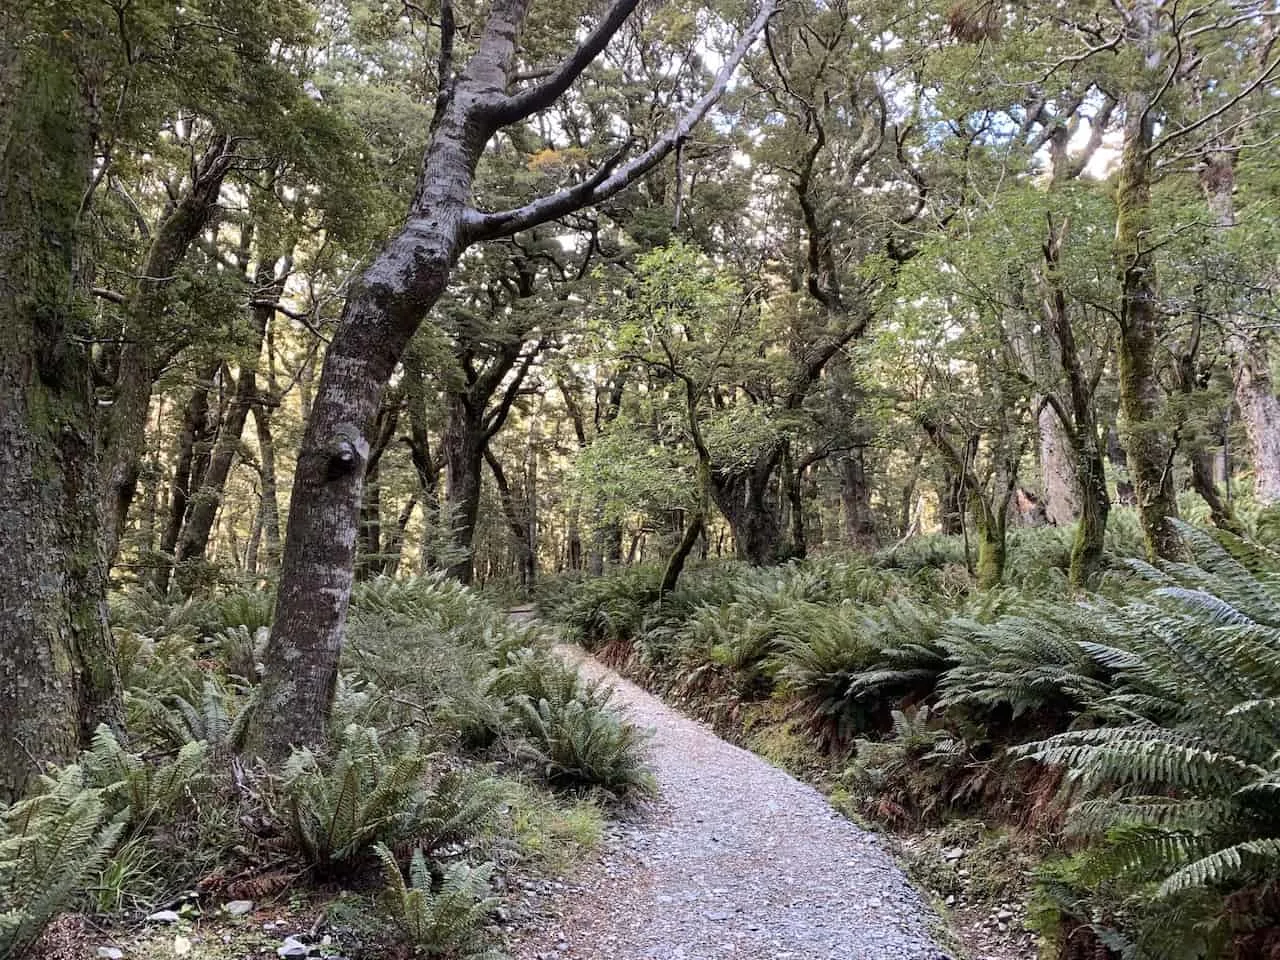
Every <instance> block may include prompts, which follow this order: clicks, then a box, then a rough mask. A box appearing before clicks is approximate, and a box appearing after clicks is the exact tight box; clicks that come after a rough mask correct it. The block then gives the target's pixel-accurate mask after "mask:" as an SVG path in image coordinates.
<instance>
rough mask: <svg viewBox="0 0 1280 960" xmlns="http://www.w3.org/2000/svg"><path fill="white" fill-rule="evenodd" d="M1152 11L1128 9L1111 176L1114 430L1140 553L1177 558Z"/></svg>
mask: <svg viewBox="0 0 1280 960" xmlns="http://www.w3.org/2000/svg"><path fill="white" fill-rule="evenodd" d="M1154 16H1155V15H1154V13H1153V11H1152V10H1151V9H1150V7H1149V6H1148V5H1147V4H1146V3H1145V2H1139V3H1137V4H1135V5H1134V7H1133V8H1132V9H1131V10H1130V11H1129V13H1128V16H1127V18H1126V19H1127V24H1126V31H1127V34H1128V37H1127V39H1128V41H1129V42H1130V44H1131V45H1132V46H1133V47H1134V49H1136V50H1137V51H1138V52H1139V55H1140V56H1141V57H1142V58H1143V60H1142V71H1141V75H1140V76H1139V77H1137V78H1136V79H1135V85H1134V87H1133V89H1131V90H1130V91H1129V92H1128V93H1127V94H1126V95H1125V97H1124V100H1123V107H1124V138H1123V145H1122V147H1121V152H1120V171H1119V175H1118V177H1117V183H1116V239H1115V251H1116V260H1117V264H1118V267H1119V274H1120V341H1119V350H1118V354H1119V361H1120V363H1119V381H1120V414H1121V417H1120V435H1121V439H1122V441H1123V442H1124V446H1125V452H1126V454H1127V456H1128V462H1129V476H1130V479H1131V481H1132V483H1133V487H1134V496H1135V498H1136V500H1137V503H1138V513H1139V516H1140V517H1141V520H1142V534H1143V539H1144V540H1145V542H1146V547H1147V555H1148V557H1150V558H1152V559H1154V558H1156V557H1164V558H1166V559H1179V558H1182V557H1183V556H1184V555H1185V548H1184V546H1183V544H1182V540H1181V538H1180V537H1179V536H1178V532H1177V530H1176V529H1175V528H1174V526H1173V524H1172V523H1171V522H1170V521H1172V520H1174V519H1176V518H1177V516H1178V502H1177V498H1176V495H1175V493H1174V483H1173V458H1174V452H1175V449H1174V444H1173V440H1172V436H1171V431H1170V428H1169V425H1168V423H1167V422H1166V416H1165V414H1166V403H1165V395H1164V388H1163V386H1162V385H1161V383H1160V367H1159V350H1160V343H1161V340H1162V338H1163V336H1164V333H1165V330H1164V320H1163V317H1162V314H1161V311H1160V305H1159V302H1158V295H1159V294H1158V289H1157V285H1156V262H1155V244H1156V238H1155V237H1154V236H1153V235H1152V232H1151V230H1152V227H1151V185H1152V176H1153V170H1152V165H1153V160H1152V146H1153V143H1154V135H1155V120H1156V118H1155V115H1154V107H1155V104H1154V103H1153V94H1152V93H1151V92H1150V90H1149V89H1148V87H1149V86H1150V85H1151V84H1154V83H1158V82H1159V80H1160V76H1159V74H1160V68H1161V57H1160V53H1159V45H1158V42H1157V39H1156V35H1155V31H1156V26H1155V22H1154Z"/></svg>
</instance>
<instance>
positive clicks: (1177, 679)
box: [1020, 525, 1280, 958]
mask: <svg viewBox="0 0 1280 960" xmlns="http://www.w3.org/2000/svg"><path fill="white" fill-rule="evenodd" d="M1181 532H1182V535H1183V537H1184V539H1185V540H1186V541H1187V542H1188V544H1189V545H1190V546H1191V548H1192V550H1193V553H1194V557H1195V562H1194V563H1188V564H1162V565H1161V566H1159V567H1153V566H1150V565H1147V564H1144V563H1138V562H1135V563H1134V567H1135V569H1136V570H1137V572H1138V573H1140V574H1141V575H1142V576H1143V577H1144V578H1145V579H1146V580H1147V581H1149V582H1150V583H1151V589H1150V591H1149V593H1148V594H1147V595H1146V596H1145V597H1142V598H1139V599H1135V600H1132V601H1130V602H1128V603H1125V604H1122V605H1119V606H1117V607H1116V608H1115V609H1114V610H1112V611H1111V612H1110V613H1109V614H1108V619H1109V621H1110V624H1111V631H1110V633H1111V640H1110V643H1108V644H1105V645H1104V644H1099V643H1095V642H1090V643H1086V644H1085V646H1086V649H1087V650H1088V652H1089V654H1090V655H1091V656H1092V657H1093V658H1094V659H1095V660H1096V661H1097V662H1098V663H1099V664H1101V665H1102V666H1103V667H1105V668H1106V669H1108V670H1110V671H1113V672H1114V673H1115V677H1116V680H1115V688H1114V691H1113V692H1111V693H1109V694H1107V695H1106V696H1103V697H1101V698H1100V699H1099V700H1098V702H1097V705H1096V707H1097V710H1098V711H1099V713H1101V714H1102V715H1104V716H1105V717H1106V720H1107V722H1106V723H1105V724H1104V725H1101V726H1097V727H1091V728H1086V729H1079V730H1070V731H1066V732H1063V733H1060V734H1057V735H1055V736H1052V737H1049V738H1047V739H1045V740H1041V741H1038V742H1035V743H1031V744H1028V745H1027V746H1026V747H1024V748H1022V749H1021V751H1020V753H1021V754H1022V755H1024V756H1026V757H1029V758H1031V759H1033V760H1036V761H1038V762H1040V763H1044V764H1051V765H1056V766H1060V767H1062V768H1064V769H1065V770H1066V771H1067V773H1068V778H1069V779H1068V783H1069V785H1070V787H1071V789H1072V791H1073V795H1074V796H1075V797H1076V803H1075V805H1074V808H1073V811H1072V828H1073V830H1074V832H1075V833H1076V834H1077V835H1078V836H1079V837H1081V838H1082V839H1084V840H1086V841H1088V843H1089V846H1088V847H1087V848H1086V850H1085V852H1084V853H1083V854H1081V855H1080V857H1079V858H1078V859H1077V861H1076V863H1075V864H1074V865H1073V868H1072V870H1071V878H1072V880H1073V881H1074V885H1075V887H1076V888H1077V890H1079V889H1080V888H1083V889H1084V890H1086V891H1096V890H1103V891H1105V890H1110V891H1112V899H1113V900H1116V901H1119V903H1120V907H1119V908H1117V912H1118V913H1119V914H1120V915H1121V916H1128V917H1129V919H1130V923H1129V924H1120V923H1116V922H1115V920H1114V918H1109V917H1106V916H1101V917H1099V916H1089V917H1086V918H1084V919H1086V920H1088V921H1089V922H1091V923H1093V924H1095V925H1098V926H1101V927H1105V928H1107V929H1108V931H1109V933H1108V935H1109V937H1110V938H1111V941H1112V942H1113V944H1119V945H1121V946H1122V947H1123V950H1124V952H1125V953H1126V955H1131V956H1135V957H1153V958H1154V957H1157V956H1162V957H1170V956H1175V955H1182V956H1217V955H1219V954H1221V953H1222V952H1223V951H1224V950H1226V949H1227V946H1226V944H1227V943H1228V942H1229V941H1230V940H1231V939H1232V937H1234V936H1236V935H1241V936H1245V935H1247V934H1248V933H1249V931H1250V929H1251V928H1252V927H1254V926H1257V925H1264V926H1265V925H1275V924H1277V923H1280V909H1277V907H1278V906H1280V903H1278V902H1277V901H1278V899H1280V898H1277V896H1276V893H1277V886H1278V884H1280V554H1276V553H1274V552H1272V551H1270V550H1267V549H1265V548H1263V547H1260V546H1258V545H1256V544H1252V543H1250V542H1248V541H1245V540H1242V539H1240V538H1237V537H1234V536H1231V535H1230V534H1226V533H1216V534H1212V535H1210V534H1208V533H1206V532H1204V531H1201V530H1197V529H1195V528H1191V527H1188V526H1185V525H1184V526H1182V527H1181ZM1054 882H1055V885H1056V887H1057V888H1059V889H1061V888H1063V887H1064V886H1066V887H1070V886H1071V885H1072V884H1065V883H1064V882H1063V875H1062V873H1061V872H1059V874H1058V875H1056V876H1055V877H1054ZM1117 891H1118V895H1117ZM1059 899H1060V900H1062V901H1066V900H1067V899H1069V898H1067V897H1060V898H1059ZM1109 920H1110V921H1111V924H1110V925H1109V924H1108V921H1109ZM1171 944H1177V949H1178V951H1179V953H1178V954H1173V953H1169V952H1167V951H1169V950H1171V949H1173V948H1172V947H1171Z"/></svg>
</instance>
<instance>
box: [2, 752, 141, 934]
mask: <svg viewBox="0 0 1280 960" xmlns="http://www.w3.org/2000/svg"><path fill="white" fill-rule="evenodd" d="M110 814H111V810H110V806H109V805H108V804H107V803H106V802H105V801H104V799H103V796H102V791H101V790H98V789H95V788H86V787H85V785H84V775H83V772H82V771H81V769H80V768H79V767H77V766H74V765H73V766H68V767H65V768H64V769H63V770H62V771H61V772H60V773H58V774H57V776H56V777H42V778H41V790H40V792H39V793H37V794H35V795H34V796H32V797H30V798H29V799H26V800H22V801H19V802H18V803H15V804H14V805H13V806H10V807H4V806H2V805H0V956H2V957H6V958H18V957H22V956H23V955H25V954H26V952H27V951H28V950H30V949H31V947H32V946H33V945H34V944H35V942H36V941H37V940H39V939H40V935H41V933H42V932H43V930H44V928H45V926H46V925H47V924H48V923H49V921H50V920H51V919H53V917H54V916H55V915H56V914H58V913H59V912H61V911H62V910H65V909H66V908H67V907H68V906H70V905H72V904H73V903H74V902H75V901H76V900H77V899H78V898H79V897H80V896H82V895H83V893H84V890H85V888H86V886H87V885H88V884H89V883H90V882H91V881H92V879H93V877H94V875H95V874H96V873H97V872H98V871H99V870H101V869H102V867H103V866H104V865H105V864H106V862H107V860H108V858H109V857H110V856H111V852H112V850H113V849H114V847H115V845H116V843H117V841H118V840H119V839H120V836H121V834H122V832H123V831H124V828H125V824H124V822H123V821H122V820H121V819H119V818H114V819H113V818H112V817H111V815H110Z"/></svg>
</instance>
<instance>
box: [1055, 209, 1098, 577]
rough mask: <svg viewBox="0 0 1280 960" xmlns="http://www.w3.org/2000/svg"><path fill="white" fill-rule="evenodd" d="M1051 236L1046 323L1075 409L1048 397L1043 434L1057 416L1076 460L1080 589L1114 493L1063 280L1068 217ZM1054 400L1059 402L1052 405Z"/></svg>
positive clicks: (1074, 571)
mask: <svg viewBox="0 0 1280 960" xmlns="http://www.w3.org/2000/svg"><path fill="white" fill-rule="evenodd" d="M1048 226H1049V233H1048V238H1047V240H1046V241H1045V244H1044V246H1043V248H1042V249H1043V251H1044V259H1045V268H1046V269H1045V279H1046V282H1047V284H1048V288H1049V289H1048V296H1046V297H1045V298H1044V312H1045V321H1046V325H1047V327H1048V328H1049V330H1050V331H1051V333H1052V336H1053V337H1054V339H1055V341H1056V345H1057V351H1056V352H1057V357H1058V363H1059V365H1060V366H1061V367H1062V372H1063V373H1064V375H1065V376H1066V381H1067V387H1068V391H1069V392H1068V396H1069V398H1070V406H1069V408H1064V407H1063V405H1062V403H1061V401H1058V400H1057V398H1056V397H1054V396H1048V397H1046V398H1045V401H1046V405H1045V406H1044V408H1043V410H1042V412H1041V417H1040V420H1041V426H1042V433H1041V436H1042V437H1043V435H1044V434H1043V426H1044V415H1045V414H1046V413H1047V414H1048V415H1050V416H1052V417H1053V418H1054V420H1055V421H1056V422H1057V424H1058V431H1059V433H1060V435H1061V436H1062V437H1064V438H1065V439H1066V442H1067V443H1068V445H1069V447H1070V449H1071V452H1072V454H1073V455H1074V458H1075V464H1074V469H1073V470H1072V473H1073V475H1074V480H1075V484H1076V487H1075V497H1074V499H1075V502H1076V504H1077V505H1078V506H1079V510H1080V522H1079V524H1078V525H1077V526H1076V534H1075V539H1074V542H1073V543H1072V546H1071V567H1070V572H1069V577H1070V581H1071V585H1072V586H1073V587H1074V588H1076V589H1077V590H1080V589H1083V588H1085V587H1087V586H1090V585H1092V583H1093V582H1094V580H1095V579H1096V577H1097V575H1098V574H1099V573H1100V572H1101V571H1102V567H1103V551H1104V549H1105V547H1106V535H1107V516H1108V515H1109V514H1110V512H1111V497H1110V496H1109V494H1108V493H1107V468H1106V461H1105V460H1104V457H1103V446H1102V436H1103V434H1102V431H1101V430H1100V429H1099V425H1098V410H1097V398H1096V396H1095V390H1094V383H1095V381H1094V378H1091V377H1090V376H1089V375H1088V373H1087V372H1086V371H1085V369H1084V365H1083V363H1082V362H1081V360H1080V351H1079V348H1078V346H1077V344H1076V338H1075V330H1074V328H1073V327H1072V326H1071V317H1070V315H1069V312H1068V303H1069V301H1068V299H1067V292H1066V289H1065V287H1064V285H1063V283H1062V274H1061V260H1062V247H1063V244H1064V243H1065V242H1066V236H1067V221H1063V223H1062V224H1061V225H1060V226H1056V225H1055V224H1054V222H1053V219H1052V218H1050V220H1049V225H1048ZM1049 401H1054V402H1053V403H1052V404H1051V403H1049Z"/></svg>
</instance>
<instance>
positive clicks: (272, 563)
mask: <svg viewBox="0 0 1280 960" xmlns="http://www.w3.org/2000/svg"><path fill="white" fill-rule="evenodd" d="M253 422H254V426H255V427H256V428H257V434H258V461H259V463H258V466H259V468H260V476H261V477H262V493H261V498H262V502H261V505H260V510H261V511H262V534H263V539H264V540H265V542H266V548H267V550H266V564H265V566H266V568H267V569H268V570H274V569H275V567H276V565H277V564H279V562H280V498H279V494H278V492H277V490H278V488H277V485H276V445H275V438H274V437H272V435H271V417H270V414H269V413H268V412H267V410H266V408H265V407H264V406H263V404H261V403H258V404H256V405H255V406H254V408H253Z"/></svg>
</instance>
